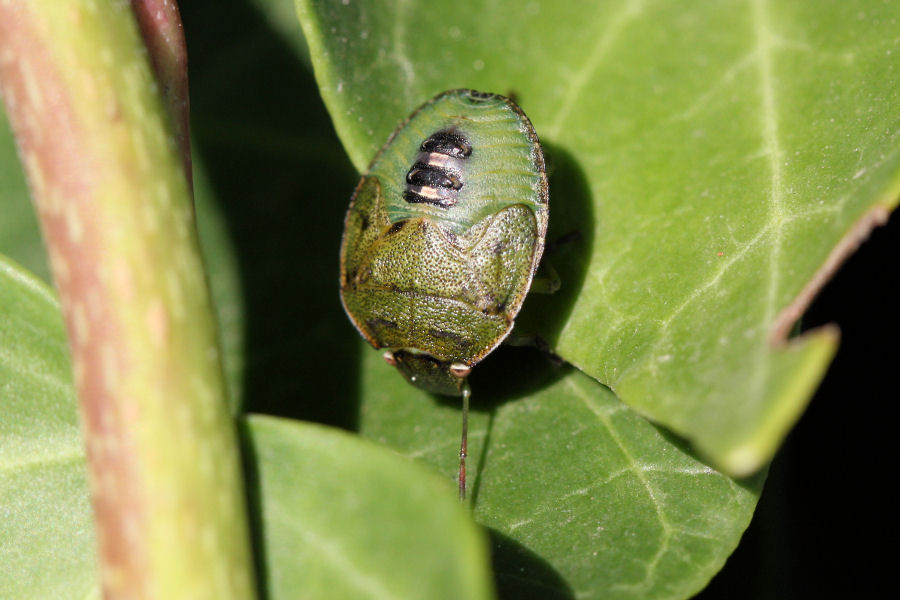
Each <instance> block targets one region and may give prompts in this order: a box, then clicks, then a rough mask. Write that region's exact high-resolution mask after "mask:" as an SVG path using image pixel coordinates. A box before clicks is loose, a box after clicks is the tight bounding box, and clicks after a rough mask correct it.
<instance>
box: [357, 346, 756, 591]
mask: <svg viewBox="0 0 900 600" xmlns="http://www.w3.org/2000/svg"><path fill="white" fill-rule="evenodd" d="M479 369H481V371H480V372H477V371H476V372H475V373H474V374H473V376H472V377H473V381H472V387H473V389H474V390H475V391H474V394H475V395H473V413H472V414H471V415H470V421H469V456H470V457H471V458H470V459H469V461H468V468H469V471H470V473H472V475H470V483H469V490H470V501H471V503H472V505H473V508H474V511H475V517H476V519H478V521H479V522H480V523H482V524H483V525H485V526H486V527H488V528H489V530H490V531H491V534H492V540H493V543H494V570H495V578H496V581H497V584H498V588H499V591H500V595H501V597H504V598H530V597H540V598H570V597H577V598H623V599H624V598H686V597H689V596H691V595H693V594H694V593H696V592H697V591H699V590H700V589H702V588H703V587H704V586H705V585H706V583H707V582H708V581H709V579H710V578H711V577H712V575H714V574H715V573H716V572H717V571H718V570H719V569H720V568H721V566H722V564H723V563H724V562H725V559H726V558H727V557H728V555H729V554H730V553H731V552H732V550H733V549H734V547H735V546H736V545H737V543H738V540H739V539H740V536H741V533H743V531H744V528H745V527H746V526H747V524H748V523H749V521H750V517H751V515H752V514H753V508H754V507H755V505H756V500H757V498H758V495H759V492H760V489H761V486H762V477H757V478H754V479H752V480H746V481H741V482H737V481H735V480H733V479H731V478H730V477H728V476H726V475H723V474H722V473H720V472H718V471H715V470H714V469H712V468H710V467H709V466H707V465H706V464H704V463H703V462H702V461H700V460H698V459H697V458H696V457H695V456H694V455H693V454H692V453H691V452H690V451H689V450H688V449H686V448H685V446H684V444H683V442H679V441H677V440H675V439H673V438H672V436H671V435H670V434H668V433H666V432H665V431H664V430H661V429H659V428H657V427H655V426H653V425H651V424H650V423H649V422H648V421H647V420H646V419H644V418H643V417H641V416H639V415H638V414H637V413H635V411H633V410H632V409H630V408H629V407H628V406H627V405H625V404H623V403H622V402H620V401H619V400H618V399H617V398H616V397H615V395H614V394H613V393H612V392H610V391H609V389H607V388H605V387H604V386H602V385H600V384H598V383H597V382H596V381H593V380H592V379H590V378H588V377H586V376H585V375H583V374H581V373H579V372H578V371H575V370H574V369H565V368H555V367H551V366H549V365H548V363H547V362H546V361H544V360H543V359H542V358H540V357H536V356H535V355H534V353H533V352H530V351H528V350H523V349H507V350H506V351H498V353H496V354H495V355H492V356H491V357H489V358H488V359H486V360H485V362H484V364H483V365H482V366H481V367H479ZM363 372H364V377H363V381H362V388H363V389H364V390H365V391H366V392H365V396H364V411H363V413H362V421H361V428H362V432H363V434H364V435H367V436H370V437H372V438H374V439H376V440H378V441H380V442H384V443H387V444H390V445H392V446H394V447H396V448H398V449H400V450H401V451H402V452H404V453H405V454H406V455H407V456H410V457H414V458H417V459H419V460H422V461H424V462H426V463H428V464H429V465H431V466H433V467H434V468H435V469H436V470H438V471H440V472H442V473H443V474H444V476H445V477H446V478H447V480H448V481H452V480H453V479H454V477H455V475H456V467H457V459H456V454H457V450H458V445H459V428H460V421H459V418H460V417H459V407H458V400H457V399H446V398H436V397H433V396H429V395H428V394H426V393H424V392H422V391H420V390H417V389H414V388H413V387H411V386H410V385H408V384H407V383H406V382H405V380H403V378H402V377H401V376H400V375H399V374H398V373H395V372H393V370H392V369H391V368H390V367H388V366H387V365H386V364H385V363H384V361H382V360H381V358H380V357H379V356H378V354H377V353H375V352H367V353H366V358H365V361H364V369H363Z"/></svg>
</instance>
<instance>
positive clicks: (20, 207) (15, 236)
mask: <svg viewBox="0 0 900 600" xmlns="http://www.w3.org/2000/svg"><path fill="white" fill-rule="evenodd" d="M0 253H3V254H6V255H7V256H9V257H11V258H13V259H14V260H15V261H16V262H19V263H21V264H22V265H23V266H24V267H26V268H27V269H29V270H30V271H32V272H34V273H35V274H37V275H39V276H40V277H41V278H43V279H44V281H50V266H49V265H48V263H47V257H46V254H45V253H44V244H43V242H42V240H41V231H40V229H39V228H38V222H37V217H36V215H35V214H34V209H33V208H31V202H30V200H29V196H28V186H27V185H26V184H25V174H24V173H23V172H22V167H21V163H20V162H19V157H18V156H16V145H15V139H14V138H13V135H12V131H11V130H10V128H9V121H8V120H7V118H6V111H5V110H4V107H3V103H2V102H0Z"/></svg>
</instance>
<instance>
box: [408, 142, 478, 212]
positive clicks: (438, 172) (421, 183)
mask: <svg viewBox="0 0 900 600" xmlns="http://www.w3.org/2000/svg"><path fill="white" fill-rule="evenodd" d="M471 154H472V145H471V144H470V143H469V141H468V140H467V139H466V138H465V136H463V135H461V134H459V133H456V132H454V131H438V132H436V133H433V134H432V135H431V136H430V137H428V139H426V140H425V141H424V142H422V145H421V146H420V147H419V154H418V155H417V156H416V160H415V162H414V163H413V165H412V167H410V169H409V171H407V173H406V190H405V191H404V192H403V199H404V200H406V201H407V202H410V203H413V204H418V203H427V204H431V205H434V206H438V207H440V208H450V207H451V206H454V205H455V204H456V203H457V202H458V201H459V190H461V189H462V187H463V177H462V170H463V166H464V161H465V160H466V159H468V158H469V156H471Z"/></svg>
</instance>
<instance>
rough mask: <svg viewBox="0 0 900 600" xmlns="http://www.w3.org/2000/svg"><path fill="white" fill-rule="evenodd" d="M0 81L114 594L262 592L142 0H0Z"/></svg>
mask: <svg viewBox="0 0 900 600" xmlns="http://www.w3.org/2000/svg"><path fill="white" fill-rule="evenodd" d="M0 90H2V93H3V99H4V101H5V103H6V108H7V112H8V114H9V117H10V121H11V123H12V125H13V128H14V130H15V134H16V139H17V142H18V144H19V151H20V155H21V158H22V162H23V164H24V166H25V169H26V171H27V174H28V179H29V183H30V186H31V190H32V195H33V197H34V202H35V206H36V208H37V211H38V213H39V216H40V220H41V226H42V229H43V233H44V237H45V239H46V241H47V245H48V249H49V253H50V258H51V265H52V269H53V275H54V279H55V282H56V286H57V288H58V289H59V292H60V295H61V299H62V306H63V312H64V315H65V319H66V325H67V329H68V333H69V339H70V347H71V351H72V360H73V368H74V371H75V381H76V385H77V388H78V396H79V400H80V404H81V409H82V420H83V424H84V429H85V438H86V441H87V454H88V462H89V468H90V479H91V484H92V493H93V503H94V508H95V512H96V515H97V528H98V539H99V549H100V561H101V565H102V569H101V572H102V576H103V587H104V594H105V596H106V597H107V598H125V597H128V598H166V599H172V598H188V597H190V598H217V599H222V598H252V597H253V596H254V591H253V589H254V580H253V572H252V559H251V553H250V546H249V536H248V528H247V519H246V510H245V505H244V497H243V486H242V481H241V473H240V461H239V455H238V448H237V442H236V436H235V431H234V423H233V421H232V418H231V416H230V414H229V413H228V409H227V405H226V400H225V398H226V394H225V386H224V380H223V377H222V372H221V366H220V362H219V353H218V348H217V345H216V336H215V329H214V328H215V323H214V319H213V316H212V312H211V307H210V299H209V293H208V290H207V287H206V281H205V277H204V272H203V265H202V262H201V258H200V254H199V249H198V245H197V237H196V232H195V226H194V217H193V209H192V205H191V196H190V189H189V184H188V181H187V178H186V177H185V171H184V169H183V168H182V163H181V160H180V157H179V152H178V144H177V141H176V137H175V135H173V133H172V128H171V126H170V120H169V118H168V117H167V116H166V112H165V108H164V106H163V102H162V101H161V99H160V94H159V87H158V86H157V84H156V82H155V81H154V78H153V74H152V71H151V67H150V64H149V62H148V60H147V53H146V51H145V49H144V46H143V43H142V41H141V37H140V33H139V31H138V28H137V25H136V22H135V18H134V15H133V14H132V9H131V6H130V5H129V4H128V3H122V2H116V1H113V0H70V1H69V2H66V3H59V2H55V1H53V0H31V1H29V2H21V1H18V0H14V1H9V0H0ZM61 543H64V541H62V542H61Z"/></svg>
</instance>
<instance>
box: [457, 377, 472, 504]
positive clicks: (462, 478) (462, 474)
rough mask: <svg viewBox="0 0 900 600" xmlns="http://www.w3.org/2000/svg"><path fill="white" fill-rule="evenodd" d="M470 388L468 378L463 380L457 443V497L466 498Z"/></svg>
mask: <svg viewBox="0 0 900 600" xmlns="http://www.w3.org/2000/svg"><path fill="white" fill-rule="evenodd" d="M471 395H472V390H471V388H469V380H468V379H465V380H463V384H462V402H463V406H462V440H461V441H460V443H459V499H460V501H464V500H465V499H466V451H467V443H468V437H469V396H471Z"/></svg>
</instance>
